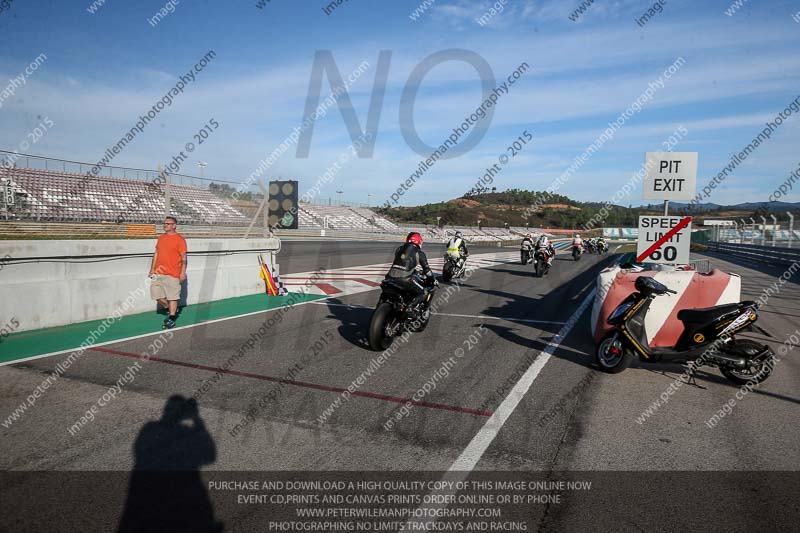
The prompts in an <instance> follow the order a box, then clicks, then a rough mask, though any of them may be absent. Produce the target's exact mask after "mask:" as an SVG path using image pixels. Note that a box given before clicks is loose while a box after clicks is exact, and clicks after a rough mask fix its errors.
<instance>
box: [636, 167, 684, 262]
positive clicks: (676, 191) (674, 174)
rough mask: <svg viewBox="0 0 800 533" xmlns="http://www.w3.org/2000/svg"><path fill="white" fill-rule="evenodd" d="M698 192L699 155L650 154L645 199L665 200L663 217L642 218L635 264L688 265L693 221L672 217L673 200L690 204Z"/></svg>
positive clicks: (646, 170)
mask: <svg viewBox="0 0 800 533" xmlns="http://www.w3.org/2000/svg"><path fill="white" fill-rule="evenodd" d="M696 188H697V152H647V153H646V154H645V176H644V184H643V189H644V192H643V197H644V199H645V200H664V216H661V217H658V216H640V217H639V238H638V240H637V248H636V261H637V262H638V263H641V262H643V261H647V262H650V263H662V264H688V263H689V244H690V241H691V238H692V217H671V216H669V202H670V200H691V199H692V198H694V195H695V189H696Z"/></svg>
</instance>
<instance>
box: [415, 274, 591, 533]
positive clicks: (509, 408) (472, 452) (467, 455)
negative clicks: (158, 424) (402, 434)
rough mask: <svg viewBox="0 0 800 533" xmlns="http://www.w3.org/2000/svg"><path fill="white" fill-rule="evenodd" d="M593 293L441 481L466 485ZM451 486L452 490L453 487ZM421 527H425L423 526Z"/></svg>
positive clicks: (430, 510)
mask: <svg viewBox="0 0 800 533" xmlns="http://www.w3.org/2000/svg"><path fill="white" fill-rule="evenodd" d="M594 294H595V290H592V292H590V293H589V294H588V295H587V296H586V298H585V299H584V300H583V302H581V304H580V305H579V306H578V308H577V309H576V310H575V312H574V313H573V314H572V316H571V317H570V318H569V320H567V323H566V324H564V326H563V327H562V328H561V330H559V332H558V334H556V336H555V337H553V339H552V340H551V341H550V342H549V343H548V345H547V347H546V348H545V349H544V350H542V354H541V355H540V356H539V357H537V358H536V360H535V361H534V362H533V363H532V364H531V366H529V367H528V370H526V371H525V373H524V374H523V375H522V377H521V378H520V379H519V381H517V383H516V385H514V388H513V389H511V392H509V393H508V396H506V398H505V400H503V403H501V404H500V406H499V407H498V408H497V409H496V410H495V412H494V414H493V415H492V416H491V417H490V418H489V420H487V421H486V423H485V424H484V425H483V427H482V428H481V429H480V431H478V433H477V434H476V435H475V436H474V437H473V438H472V440H471V441H470V443H469V444H468V445H467V447H466V448H465V449H464V451H463V452H461V455H460V456H459V457H458V459H456V460H455V462H454V463H453V464H452V465H451V466H450V468H449V469H448V471H447V473H446V474H445V475H444V476H443V477H442V480H444V481H455V482H458V481H465V480H466V479H467V477H468V476H469V474H470V472H472V470H473V469H474V468H475V466H476V465H477V464H478V461H480V459H481V457H483V454H484V453H485V452H486V450H487V449H488V448H489V446H490V445H491V444H492V442H493V441H494V439H495V437H497V434H498V433H500V430H501V429H502V428H503V424H505V423H506V421H507V420H508V419H509V418H510V417H511V414H512V413H513V412H514V410H515V409H516V408H517V405H519V403H520V401H522V398H523V397H524V396H525V394H526V393H527V392H528V390H529V389H530V388H531V385H532V384H533V381H534V380H535V379H536V378H537V377H538V376H539V373H540V372H541V371H542V369H543V368H544V365H546V364H547V361H549V360H550V356H551V355H552V354H553V353H555V351H556V350H557V349H558V347H559V346H560V345H561V342H562V341H563V340H564V339H565V338H566V336H567V335H569V333H570V331H572V328H573V326H574V325H575V323H576V322H577V321H578V319H579V318H580V316H581V315H582V314H583V312H584V311H585V310H586V308H587V307H588V306H589V302H591V301H592V299H593V298H594ZM454 485H455V484H453V485H452V486H454ZM455 493H456V491H455V490H454V489H452V490H444V489H443V490H441V491H433V492H432V494H436V495H440V494H442V495H450V494H453V495H454V494H455ZM445 507H447V506H446V505H444V504H426V505H422V506H420V509H424V510H425V511H424V512H422V513H419V515H420V516H426V515H427V516H429V517H430V516H436V510H438V509H442V508H445ZM435 521H436V518H420V519H414V518H412V519H409V520H408V522H406V525H405V526H404V527H403V529H402V531H403V532H407V531H431V530H432V528H431V527H429V526H432V525H433V523H434V522H435ZM423 524H424V525H423Z"/></svg>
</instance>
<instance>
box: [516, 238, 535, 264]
mask: <svg viewBox="0 0 800 533" xmlns="http://www.w3.org/2000/svg"><path fill="white" fill-rule="evenodd" d="M531 261H533V244H532V243H530V242H523V243H522V246H521V247H520V249H519V262H520V263H522V264H523V265H527V264H528V263H530V262H531Z"/></svg>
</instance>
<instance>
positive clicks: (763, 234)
mask: <svg viewBox="0 0 800 533" xmlns="http://www.w3.org/2000/svg"><path fill="white" fill-rule="evenodd" d="M760 216H761V246H764V241H765V240H766V238H767V219H766V218H764V215H760Z"/></svg>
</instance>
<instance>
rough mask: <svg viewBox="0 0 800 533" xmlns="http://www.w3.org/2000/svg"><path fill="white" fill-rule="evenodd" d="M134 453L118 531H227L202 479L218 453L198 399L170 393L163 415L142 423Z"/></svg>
mask: <svg viewBox="0 0 800 533" xmlns="http://www.w3.org/2000/svg"><path fill="white" fill-rule="evenodd" d="M134 454H135V458H136V463H135V465H134V468H133V472H131V477H130V483H129V486H128V496H127V500H126V502H125V509H124V511H123V513H122V518H121V520H120V524H119V528H118V531H119V532H144V531H187V532H188V531H209V532H212V531H213V532H220V531H222V529H223V526H222V523H220V522H217V521H216V520H215V519H214V509H213V507H212V505H211V500H210V498H209V496H208V493H207V492H206V489H205V486H204V483H203V480H202V479H201V477H200V467H202V466H204V465H208V464H212V463H214V462H215V461H216V456H217V451H216V447H215V445H214V441H213V440H212V438H211V435H210V434H209V432H208V430H207V429H206V426H205V424H204V423H203V420H202V419H201V418H200V414H199V412H198V408H197V402H196V401H195V400H194V399H193V398H190V399H188V400H187V399H186V398H184V397H183V396H180V395H173V396H171V397H170V398H169V399H168V400H167V402H166V404H165V405H164V412H163V414H162V416H161V418H160V419H159V420H153V421H150V422H147V423H146V424H145V425H144V426H143V427H142V429H141V431H140V432H139V436H138V437H137V438H136V443H135V444H134Z"/></svg>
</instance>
